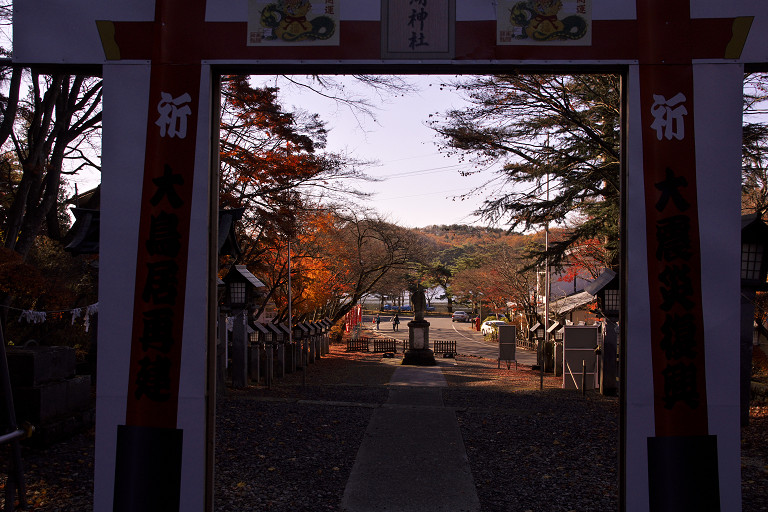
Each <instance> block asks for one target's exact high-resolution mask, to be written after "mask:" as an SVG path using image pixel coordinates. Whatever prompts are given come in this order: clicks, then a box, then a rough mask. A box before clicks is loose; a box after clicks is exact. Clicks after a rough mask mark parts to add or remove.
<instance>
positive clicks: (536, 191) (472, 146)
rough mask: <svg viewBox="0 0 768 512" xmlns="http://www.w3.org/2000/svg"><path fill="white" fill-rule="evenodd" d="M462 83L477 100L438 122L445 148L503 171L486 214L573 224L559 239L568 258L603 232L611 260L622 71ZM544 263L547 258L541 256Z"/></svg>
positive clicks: (500, 219) (513, 223)
mask: <svg viewBox="0 0 768 512" xmlns="http://www.w3.org/2000/svg"><path fill="white" fill-rule="evenodd" d="M451 85H452V86H454V87H456V88H457V90H458V91H460V92H461V93H463V94H464V96H466V99H467V100H468V102H469V103H470V106H468V107H466V108H464V109H462V110H451V111H449V112H447V113H446V114H445V115H444V118H442V119H439V120H437V121H434V122H433V124H432V128H433V129H434V130H435V131H436V132H437V133H438V134H439V135H440V136H442V137H443V142H442V148H441V149H442V150H443V151H447V152H460V153H463V154H464V155H465V156H467V157H468V158H471V159H473V160H474V161H475V163H476V164H477V166H478V169H479V170H483V169H495V170H496V172H495V175H494V177H493V178H491V179H490V180H488V182H487V183H486V185H485V186H484V187H483V189H484V190H485V191H486V192H487V191H495V192H497V194H496V195H495V196H494V195H492V194H491V195H490V198H489V199H487V200H486V201H485V202H484V204H483V206H482V207H481V208H480V210H479V211H478V213H479V214H480V215H481V216H482V217H483V218H484V219H485V220H489V221H492V222H496V223H508V224H509V226H510V229H511V230H518V229H519V230H523V231H528V230H535V229H541V228H542V227H543V226H544V225H545V224H546V223H553V224H554V225H564V226H567V227H568V228H569V229H568V230H566V231H565V236H564V237H562V238H560V239H559V240H558V241H557V242H555V243H553V244H551V246H550V251H549V252H550V260H551V261H552V262H555V263H557V262H559V261H560V260H562V258H563V257H564V256H565V255H566V254H567V251H568V249H569V248H570V247H572V246H574V245H576V244H578V243H581V242H583V241H585V240H594V239H598V240H600V241H601V242H602V243H603V244H604V245H605V247H606V261H605V263H606V265H612V264H615V262H616V259H617V254H618V236H619V231H618V221H619V199H620V185H619V184H620V152H619V148H620V96H619V94H620V93H619V77H618V76H615V75H578V76H565V75H517V74H512V75H490V76H473V77H469V78H466V79H464V80H460V81H457V82H456V83H454V84H451ZM536 256H537V259H536V261H535V263H534V264H536V263H539V262H541V261H542V260H543V259H544V257H545V256H544V255H543V253H541V252H540V253H539V254H537V255H536Z"/></svg>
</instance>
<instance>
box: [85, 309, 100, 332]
mask: <svg viewBox="0 0 768 512" xmlns="http://www.w3.org/2000/svg"><path fill="white" fill-rule="evenodd" d="M98 312H99V303H98V302H97V303H96V304H91V305H90V306H88V307H87V308H85V319H84V320H83V325H85V332H88V329H90V328H91V315H95V314H96V313H98Z"/></svg>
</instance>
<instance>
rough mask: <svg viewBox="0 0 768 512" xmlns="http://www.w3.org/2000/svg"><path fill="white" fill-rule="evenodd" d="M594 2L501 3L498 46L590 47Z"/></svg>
mask: <svg viewBox="0 0 768 512" xmlns="http://www.w3.org/2000/svg"><path fill="white" fill-rule="evenodd" d="M591 4H592V0H499V1H498V3H497V8H496V9H497V10H496V14H497V18H496V44H498V45H556V46H589V45H591V44H592V30H591V28H592V27H591V25H592V5H591Z"/></svg>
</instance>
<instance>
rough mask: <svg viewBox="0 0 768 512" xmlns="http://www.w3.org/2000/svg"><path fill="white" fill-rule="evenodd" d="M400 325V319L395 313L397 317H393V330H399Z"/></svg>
mask: <svg viewBox="0 0 768 512" xmlns="http://www.w3.org/2000/svg"><path fill="white" fill-rule="evenodd" d="M398 325H400V317H398V316H397V313H395V316H393V317H392V330H393V331H396V330H398V327H397V326H398Z"/></svg>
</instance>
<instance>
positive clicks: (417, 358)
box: [400, 348, 437, 366]
mask: <svg viewBox="0 0 768 512" xmlns="http://www.w3.org/2000/svg"><path fill="white" fill-rule="evenodd" d="M400 364H408V365H413V366H435V365H436V364H437V361H435V353H434V352H432V351H431V350H430V349H428V348H424V349H411V350H406V351H405V354H404V355H403V362H402V363H400Z"/></svg>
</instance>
